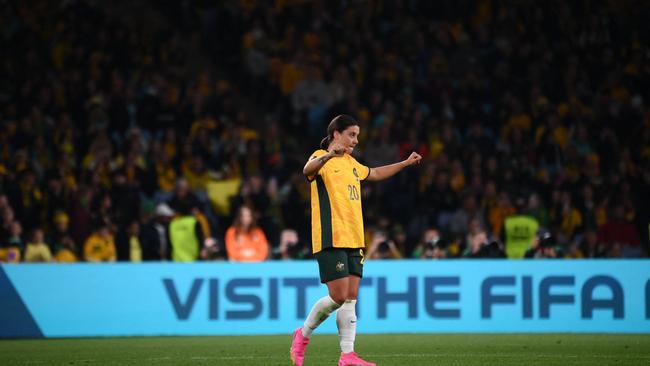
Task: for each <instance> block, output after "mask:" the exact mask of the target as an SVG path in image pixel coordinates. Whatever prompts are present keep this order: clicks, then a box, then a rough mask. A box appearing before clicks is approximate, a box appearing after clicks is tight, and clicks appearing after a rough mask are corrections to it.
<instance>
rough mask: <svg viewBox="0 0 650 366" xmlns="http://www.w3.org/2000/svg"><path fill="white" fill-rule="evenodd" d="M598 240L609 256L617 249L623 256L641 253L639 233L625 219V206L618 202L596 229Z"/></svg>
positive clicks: (633, 255) (634, 255) (638, 255)
mask: <svg viewBox="0 0 650 366" xmlns="http://www.w3.org/2000/svg"><path fill="white" fill-rule="evenodd" d="M598 241H599V242H601V243H603V244H604V245H605V248H607V251H608V252H609V254H610V256H614V254H613V253H614V252H618V251H619V250H620V251H621V255H623V256H625V257H640V256H641V254H642V252H641V248H640V239H639V233H638V231H637V230H636V228H635V227H634V225H632V224H631V223H629V222H628V221H627V220H626V219H625V207H624V206H623V204H620V203H618V204H615V205H614V207H613V208H612V215H611V219H610V220H608V221H607V222H606V223H605V224H604V225H602V226H601V227H600V229H599V230H598Z"/></svg>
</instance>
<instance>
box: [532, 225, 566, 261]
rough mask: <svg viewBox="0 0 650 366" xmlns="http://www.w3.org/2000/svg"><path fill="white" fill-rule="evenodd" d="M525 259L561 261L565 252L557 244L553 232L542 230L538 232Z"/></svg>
mask: <svg viewBox="0 0 650 366" xmlns="http://www.w3.org/2000/svg"><path fill="white" fill-rule="evenodd" d="M524 258H526V259H533V258H547V259H561V258H564V250H563V249H562V247H561V246H559V245H558V244H557V241H556V239H555V238H554V237H553V236H552V234H551V232H549V231H548V230H546V229H540V230H538V231H537V233H536V235H535V239H534V240H533V243H532V245H531V246H530V248H528V249H527V250H526V252H525V253H524Z"/></svg>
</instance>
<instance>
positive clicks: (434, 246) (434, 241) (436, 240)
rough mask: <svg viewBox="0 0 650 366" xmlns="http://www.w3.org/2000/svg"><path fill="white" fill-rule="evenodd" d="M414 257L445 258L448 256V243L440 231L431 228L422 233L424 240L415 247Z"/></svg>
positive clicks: (412, 255)
mask: <svg viewBox="0 0 650 366" xmlns="http://www.w3.org/2000/svg"><path fill="white" fill-rule="evenodd" d="M411 257H412V258H422V259H445V258H447V257H448V253H447V243H446V242H445V241H444V240H442V238H441V237H440V231H438V229H436V228H429V229H426V230H425V231H424V233H423V234H422V241H421V242H420V243H419V244H418V245H417V246H416V247H415V248H414V249H413V252H412V253H411Z"/></svg>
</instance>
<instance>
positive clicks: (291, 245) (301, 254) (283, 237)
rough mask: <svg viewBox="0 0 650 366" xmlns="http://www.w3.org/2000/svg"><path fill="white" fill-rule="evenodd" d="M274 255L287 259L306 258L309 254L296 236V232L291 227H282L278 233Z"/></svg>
mask: <svg viewBox="0 0 650 366" xmlns="http://www.w3.org/2000/svg"><path fill="white" fill-rule="evenodd" d="M273 254H274V257H275V258H279V259H283V260H289V259H307V258H309V256H310V255H311V253H310V251H309V248H307V246H306V245H305V243H304V242H301V241H300V239H299V237H298V232H297V231H296V230H293V229H284V230H282V232H281V233H280V245H279V246H278V248H277V249H275V250H274V253H273Z"/></svg>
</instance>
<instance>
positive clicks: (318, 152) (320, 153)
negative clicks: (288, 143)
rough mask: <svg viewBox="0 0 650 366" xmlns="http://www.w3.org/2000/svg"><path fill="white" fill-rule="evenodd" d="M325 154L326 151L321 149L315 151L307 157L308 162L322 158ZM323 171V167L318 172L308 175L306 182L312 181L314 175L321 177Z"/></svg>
mask: <svg viewBox="0 0 650 366" xmlns="http://www.w3.org/2000/svg"><path fill="white" fill-rule="evenodd" d="M325 154H327V151H325V150H322V149H319V150H316V151H314V152H313V153H312V154H311V156H309V160H313V159H317V158H319V157H321V156H323V155H325ZM324 169H325V167H324V166H323V167H322V168H320V170H319V171H318V172H317V173H316V174H314V175H308V176H307V180H308V181H310V182H311V181H313V180H314V179H315V178H316V175H322V173H323V172H324Z"/></svg>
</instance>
